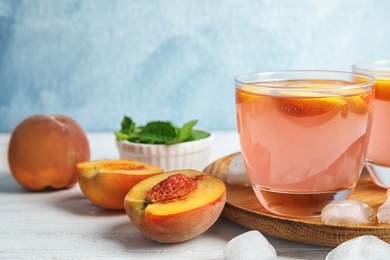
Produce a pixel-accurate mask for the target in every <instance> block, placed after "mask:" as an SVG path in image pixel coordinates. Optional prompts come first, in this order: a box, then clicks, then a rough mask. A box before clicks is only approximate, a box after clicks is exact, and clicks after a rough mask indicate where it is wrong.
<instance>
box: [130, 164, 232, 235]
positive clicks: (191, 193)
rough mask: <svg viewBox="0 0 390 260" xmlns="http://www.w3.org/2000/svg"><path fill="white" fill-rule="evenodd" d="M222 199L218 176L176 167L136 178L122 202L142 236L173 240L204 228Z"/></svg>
mask: <svg viewBox="0 0 390 260" xmlns="http://www.w3.org/2000/svg"><path fill="white" fill-rule="evenodd" d="M225 202H226V187H225V184H224V183H223V182H222V181H221V180H219V179H217V178H215V177H213V176H211V175H209V174H206V173H203V172H199V171H195V170H176V171H171V172H165V173H163V174H159V175H156V176H153V177H150V178H148V179H145V180H143V181H141V182H139V183H138V184H137V185H135V186H134V187H133V188H132V189H131V190H130V191H129V193H128V194H127V195H126V198H125V200H124V206H125V210H126V213H127V214H128V216H129V218H130V219H131V221H132V222H133V223H134V225H135V226H136V227H137V228H138V229H139V230H140V232H141V233H142V234H143V235H144V236H145V237H147V238H149V239H152V240H155V241H158V242H161V243H177V242H182V241H186V240H189V239H192V238H194V237H196V236H198V235H200V234H202V233H204V232H205V231H206V230H208V229H209V228H210V227H211V226H212V225H213V224H214V222H215V221H216V220H217V219H218V217H219V216H220V214H221V212H222V210H223V207H224V205H225Z"/></svg>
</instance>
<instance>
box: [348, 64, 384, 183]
mask: <svg viewBox="0 0 390 260" xmlns="http://www.w3.org/2000/svg"><path fill="white" fill-rule="evenodd" d="M352 68H353V70H354V71H355V72H360V73H364V74H367V75H370V76H372V77H374V78H375V79H376V82H375V85H374V88H375V101H374V107H375V113H374V116H373V119H372V128H371V134H370V141H369V144H368V150H367V162H366V166H367V169H368V171H369V172H370V174H371V177H372V178H373V180H374V182H375V183H376V184H378V185H379V186H382V187H385V188H390V60H379V61H368V62H361V63H357V64H354V65H353V67H352Z"/></svg>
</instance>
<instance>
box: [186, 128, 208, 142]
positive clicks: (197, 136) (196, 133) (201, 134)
mask: <svg viewBox="0 0 390 260" xmlns="http://www.w3.org/2000/svg"><path fill="white" fill-rule="evenodd" d="M191 136H192V138H193V140H192V141H194V140H199V139H203V138H206V137H209V136H210V134H209V133H207V132H203V131H197V130H195V131H192V133H191Z"/></svg>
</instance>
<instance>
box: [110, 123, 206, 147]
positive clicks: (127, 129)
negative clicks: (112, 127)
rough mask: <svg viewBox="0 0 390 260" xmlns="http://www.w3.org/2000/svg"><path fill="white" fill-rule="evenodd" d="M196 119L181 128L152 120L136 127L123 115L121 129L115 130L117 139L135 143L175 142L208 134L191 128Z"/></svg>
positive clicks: (200, 137) (199, 137) (190, 139)
mask: <svg viewBox="0 0 390 260" xmlns="http://www.w3.org/2000/svg"><path fill="white" fill-rule="evenodd" d="M197 122H198V120H192V121H189V122H187V123H185V124H184V125H183V126H182V127H181V128H179V127H177V126H175V125H173V124H172V123H171V122H169V121H165V122H164V121H152V122H149V123H147V124H146V125H145V126H138V127H136V125H135V122H134V121H133V120H132V119H131V118H130V117H128V116H124V118H123V120H122V122H121V126H122V128H121V130H120V131H117V132H115V136H116V138H117V139H118V140H120V141H122V140H128V141H129V142H135V143H147V144H176V143H182V142H188V141H193V140H198V139H202V138H205V137H207V136H209V134H208V133H206V132H203V131H197V130H193V127H194V126H195V125H196V124H197Z"/></svg>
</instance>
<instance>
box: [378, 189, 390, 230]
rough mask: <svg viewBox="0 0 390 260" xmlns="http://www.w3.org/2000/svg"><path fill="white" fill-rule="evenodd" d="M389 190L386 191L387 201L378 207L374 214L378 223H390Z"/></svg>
mask: <svg viewBox="0 0 390 260" xmlns="http://www.w3.org/2000/svg"><path fill="white" fill-rule="evenodd" d="M389 195H390V189H389V190H387V200H386V201H385V203H383V204H382V205H380V207H379V208H378V212H377V214H376V216H377V218H378V223H390V196H389Z"/></svg>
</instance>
